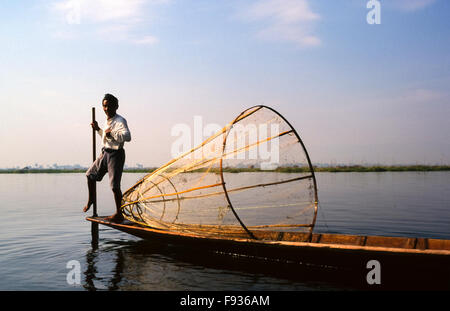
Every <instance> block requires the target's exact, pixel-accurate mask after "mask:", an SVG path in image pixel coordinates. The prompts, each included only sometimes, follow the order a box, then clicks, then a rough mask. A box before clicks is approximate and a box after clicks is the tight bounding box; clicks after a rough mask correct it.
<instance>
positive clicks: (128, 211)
mask: <svg viewBox="0 0 450 311" xmlns="http://www.w3.org/2000/svg"><path fill="white" fill-rule="evenodd" d="M261 109H268V110H269V111H270V112H272V113H274V114H275V115H276V116H278V117H280V118H281V120H283V121H284V122H285V123H286V125H287V126H288V127H289V130H288V131H285V132H283V133H281V134H279V135H278V136H277V137H281V136H282V135H285V134H294V135H295V137H296V139H297V141H298V143H299V144H300V146H301V149H302V151H303V153H304V156H305V159H306V162H307V165H308V168H309V173H310V175H307V176H303V177H299V178H294V179H291V180H284V181H282V182H278V183H266V184H259V185H252V186H250V187H264V186H269V185H275V184H281V183H286V182H292V181H297V180H302V179H311V180H312V187H313V196H314V202H313V203H314V211H313V218H312V221H311V223H309V224H300V225H298V224H297V225H286V226H290V227H295V226H297V227H307V228H309V233H312V231H313V228H314V225H315V222H316V218H317V210H318V192H317V181H316V177H315V173H314V167H313V165H312V163H311V160H310V157H309V154H308V152H307V150H306V147H305V145H304V143H303V141H302V139H301V138H300V136H299V134H298V133H297V131H296V130H295V129H294V127H293V126H292V125H291V124H290V123H289V121H288V120H287V119H286V118H284V116H283V115H281V114H280V113H279V112H278V111H276V110H275V109H273V108H271V107H268V106H266V105H256V106H253V107H250V108H248V109H246V110H244V111H243V112H241V113H240V114H239V115H238V116H237V117H236V118H235V119H234V120H233V121H232V122H230V123H229V124H228V125H226V126H225V127H223V128H222V129H221V130H220V131H218V132H217V133H215V134H214V135H212V136H210V137H209V138H207V139H206V140H204V141H203V142H202V143H201V144H199V145H198V146H195V147H194V148H192V149H190V150H189V151H187V152H185V153H183V154H181V155H179V156H178V157H176V158H174V159H172V160H170V161H169V162H167V163H166V164H164V165H163V166H161V167H159V168H158V169H156V170H155V171H153V172H152V173H150V174H148V175H146V176H144V177H143V178H141V179H140V180H139V181H138V182H137V183H136V184H135V185H133V186H132V187H130V188H129V189H128V190H127V191H126V192H125V193H124V197H125V196H127V195H129V194H130V193H131V192H132V191H133V189H136V187H137V186H139V185H140V184H141V183H143V182H145V181H148V180H149V181H150V182H151V183H153V185H154V186H155V187H156V188H157V189H158V191H159V192H160V197H161V198H162V202H163V206H164V207H163V212H162V214H161V217H160V220H161V222H157V221H156V222H155V221H154V220H152V221H151V222H150V223H149V221H148V220H146V219H145V217H144V216H143V213H142V210H141V208H140V206H139V203H138V202H139V200H138V201H135V202H124V201H123V202H122V203H123V204H122V213H123V214H124V216H125V218H127V219H128V220H131V221H134V222H137V223H139V224H141V225H145V226H153V225H154V226H156V227H158V228H164V227H165V228H166V229H168V230H174V231H184V230H189V228H188V226H183V225H182V224H177V225H176V226H174V225H168V224H167V223H166V222H164V221H162V218H163V217H164V213H165V209H166V201H170V200H175V201H176V202H177V205H178V210H177V214H176V216H175V219H174V221H173V224H174V223H175V221H176V220H177V218H178V215H179V213H180V210H181V204H180V201H181V200H184V199H185V198H180V196H179V195H180V194H183V193H187V192H190V191H194V190H199V189H200V188H202V189H206V188H209V187H218V186H222V189H223V194H224V196H225V199H226V202H227V203H228V208H229V209H230V210H231V212H232V214H233V215H234V217H235V219H236V220H237V222H238V223H239V225H240V227H241V229H243V231H245V233H246V235H248V237H250V238H251V239H257V237H256V236H255V234H254V233H253V232H252V230H257V229H258V227H259V228H262V227H271V226H270V225H266V226H250V227H249V226H247V225H246V224H245V223H244V221H242V219H241V217H240V216H239V213H238V212H237V211H236V209H235V207H234V205H233V203H232V200H231V199H230V195H229V192H232V191H235V190H236V189H228V188H227V185H226V183H225V178H224V167H223V160H224V158H225V157H226V156H227V153H226V147H227V142H228V138H229V135H230V133H231V131H232V130H233V128H234V127H235V125H236V124H237V123H238V122H239V121H241V120H243V119H245V118H247V117H249V116H251V115H252V114H254V113H256V112H258V111H259V110H261ZM220 135H223V143H222V148H221V154H220V160H219V175H220V183H216V184H213V185H208V186H204V187H199V188H192V189H188V190H185V191H178V190H177V188H176V186H175V185H174V183H173V182H172V181H171V180H170V177H168V176H165V175H164V174H162V172H164V171H165V170H167V169H168V168H169V167H170V166H171V165H173V164H174V163H176V162H177V161H179V160H180V159H182V158H184V157H186V156H187V155H189V154H191V153H194V152H195V151H197V150H199V149H200V148H203V147H204V146H206V144H208V143H209V142H211V141H212V140H214V139H216V138H217V137H219V136H220ZM273 138H274V137H269V138H268V140H270V139H273ZM258 143H261V142H258ZM246 148H248V146H246ZM202 152H203V151H202ZM233 152H236V150H234V151H233ZM213 160H214V159H212V160H211V159H208V160H206V161H205V162H199V163H196V164H194V166H193V167H194V168H195V167H196V166H199V167H200V166H201V165H204V164H205V163H206V162H208V161H213ZM193 167H190V168H191V169H192V168H193ZM208 170H209V169H208ZM156 175H157V176H158V177H162V178H163V179H165V180H167V181H168V182H169V183H170V184H171V186H172V187H173V189H174V192H173V193H169V194H167V193H164V192H163V191H162V190H161V189H159V187H158V184H155V183H154V182H153V181H152V180H150V178H151V177H152V176H156ZM250 187H247V188H250ZM244 188H245V187H244ZM239 190H242V189H239ZM174 195H176V198H174V199H170V200H166V199H165V197H166V196H174ZM152 198H155V196H154V197H152ZM133 204H135V205H133ZM130 206H131V208H129V207H130ZM133 207H134V209H135V210H136V212H137V214H138V215H136V213H135V212H134V211H133ZM201 227H202V228H201V230H199V229H198V228H197V230H196V231H194V233H197V234H198V233H199V232H200V233H202V231H203V233H204V232H205V230H209V231H210V232H209V233H211V232H214V231H215V229H217V228H215V226H214V225H202V226H201ZM230 227H233V226H230ZM273 227H283V225H273ZM250 229H252V230H250ZM217 232H218V234H220V233H223V230H218V231H217Z"/></svg>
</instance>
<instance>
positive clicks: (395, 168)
mask: <svg viewBox="0 0 450 311" xmlns="http://www.w3.org/2000/svg"><path fill="white" fill-rule="evenodd" d="M86 170H87V169H83V168H81V169H50V168H49V169H33V168H29V169H0V174H61V173H85V172H86ZM154 170H156V168H131V169H124V173H150V172H153V171H154ZM202 171H205V170H198V171H197V172H202ZM223 171H224V172H226V173H243V172H269V171H266V170H261V169H257V168H224V169H223ZM274 171H275V172H279V173H302V172H308V171H309V169H308V168H307V167H279V168H277V169H276V170H274ZM314 171H315V172H330V173H339V172H362V173H364V172H435V171H450V165H375V166H363V165H337V166H320V167H318V166H314ZM210 172H215V173H218V172H219V171H218V169H212V170H210Z"/></svg>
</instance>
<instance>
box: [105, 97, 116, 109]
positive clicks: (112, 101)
mask: <svg viewBox="0 0 450 311" xmlns="http://www.w3.org/2000/svg"><path fill="white" fill-rule="evenodd" d="M105 99H106V100H107V101H108V103H111V104H113V105H114V107H115V108H116V109H117V108H119V100H118V99H117V98H116V97H115V96H114V95H112V94H105V97H103V100H105Z"/></svg>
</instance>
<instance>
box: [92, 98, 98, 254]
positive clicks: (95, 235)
mask: <svg viewBox="0 0 450 311" xmlns="http://www.w3.org/2000/svg"><path fill="white" fill-rule="evenodd" d="M92 122H93V123H94V122H95V107H92ZM95 135H96V133H95V129H94V128H92V161H95V159H96V158H97V151H96V140H95V138H96V136H95ZM93 192H94V198H93V199H94V202H93V214H92V217H97V216H98V215H97V183H94V191H93ZM91 235H92V247H93V248H95V249H96V248H97V246H98V223H95V222H92V223H91Z"/></svg>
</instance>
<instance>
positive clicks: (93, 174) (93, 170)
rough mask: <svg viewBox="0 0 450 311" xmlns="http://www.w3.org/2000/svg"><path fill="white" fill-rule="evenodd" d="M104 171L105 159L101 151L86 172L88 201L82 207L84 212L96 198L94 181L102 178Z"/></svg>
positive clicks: (105, 169) (105, 168)
mask: <svg viewBox="0 0 450 311" xmlns="http://www.w3.org/2000/svg"><path fill="white" fill-rule="evenodd" d="M106 171H107V167H106V161H104V154H103V152H102V153H101V154H100V156H99V157H98V158H97V159H96V160H95V161H94V163H92V165H91V167H90V168H89V169H88V170H87V172H86V177H87V184H88V193H89V196H88V202H87V204H86V205H85V206H84V208H83V212H85V213H86V212H87V211H88V210H89V209H90V208H91V205H92V204H94V200H95V198H96V193H95V192H96V191H95V183H96V182H97V181H100V180H102V178H103V176H104V175H105V174H106Z"/></svg>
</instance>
